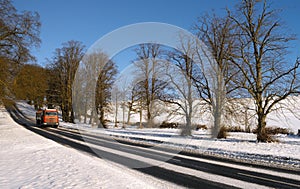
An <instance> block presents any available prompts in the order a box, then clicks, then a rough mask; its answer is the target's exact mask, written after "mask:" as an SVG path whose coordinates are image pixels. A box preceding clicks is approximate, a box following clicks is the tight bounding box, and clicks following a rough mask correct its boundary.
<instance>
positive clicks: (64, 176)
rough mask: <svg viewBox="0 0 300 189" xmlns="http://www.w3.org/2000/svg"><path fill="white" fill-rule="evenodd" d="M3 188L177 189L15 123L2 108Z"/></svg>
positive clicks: (0, 159) (0, 183)
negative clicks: (46, 137)
mask: <svg viewBox="0 0 300 189" xmlns="http://www.w3.org/2000/svg"><path fill="white" fill-rule="evenodd" d="M0 146H1V148H0V170H1V171H0V188H176V187H177V188H178V186H176V185H173V184H171V183H168V182H165V181H162V180H158V179H154V178H153V177H150V176H147V175H144V174H141V173H139V172H137V171H134V170H130V169H128V168H125V167H123V166H120V165H116V164H113V163H110V162H108V161H105V160H101V159H99V158H96V157H92V156H89V155H87V154H83V153H81V152H79V151H77V150H74V149H71V148H68V147H65V146H62V145H60V144H57V143H56V142H53V141H51V140H48V139H45V138H43V137H41V136H39V135H36V134H34V133H32V132H30V131H28V130H27V129H25V128H23V127H22V126H20V125H18V124H16V123H15V122H14V121H13V120H12V119H11V118H10V116H9V114H8V113H7V112H6V110H5V109H4V108H1V107H0Z"/></svg>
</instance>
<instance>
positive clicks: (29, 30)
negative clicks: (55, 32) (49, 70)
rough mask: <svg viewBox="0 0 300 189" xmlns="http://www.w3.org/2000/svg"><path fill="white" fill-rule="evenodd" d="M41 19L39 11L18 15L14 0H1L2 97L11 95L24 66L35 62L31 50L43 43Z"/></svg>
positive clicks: (0, 77) (0, 94)
mask: <svg viewBox="0 0 300 189" xmlns="http://www.w3.org/2000/svg"><path fill="white" fill-rule="evenodd" d="M39 19H40V18H39V14H38V13H36V12H30V11H23V12H22V13H18V11H17V10H16V8H15V7H14V6H13V5H12V3H11V1H10V0H0V67H1V69H0V91H1V92H0V98H1V97H4V96H5V95H11V93H10V92H11V83H12V81H13V79H14V76H16V73H17V72H18V71H19V68H20V65H21V64H23V63H27V62H29V61H35V58H34V57H33V56H32V54H31V49H32V48H33V47H39V45H40V43H41V40H40V38H39V34H40V26H41V23H40V20H39ZM9 93H10V94H9Z"/></svg>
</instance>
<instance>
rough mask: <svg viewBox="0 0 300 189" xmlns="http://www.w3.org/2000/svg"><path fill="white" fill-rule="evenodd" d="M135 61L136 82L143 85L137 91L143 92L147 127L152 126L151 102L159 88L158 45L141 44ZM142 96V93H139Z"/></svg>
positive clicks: (159, 54) (160, 52)
mask: <svg viewBox="0 0 300 189" xmlns="http://www.w3.org/2000/svg"><path fill="white" fill-rule="evenodd" d="M135 51H136V54H137V57H138V58H137V61H135V63H134V64H135V66H136V67H137V72H138V74H137V80H140V81H141V82H140V83H139V84H141V83H143V87H142V86H139V89H142V90H143V91H144V93H143V94H144V95H145V96H144V98H140V99H144V100H145V106H146V112H147V121H148V126H149V127H152V126H153V119H154V115H153V108H154V107H153V105H154V104H153V103H152V102H153V101H154V100H155V99H156V97H157V96H156V95H157V93H159V90H160V89H161V87H160V86H159V84H158V80H159V79H158V77H159V71H160V69H159V58H160V56H161V54H162V51H161V48H160V45H158V44H151V43H148V44H142V45H140V46H139V48H137V49H136V50H135ZM141 94H142V93H141Z"/></svg>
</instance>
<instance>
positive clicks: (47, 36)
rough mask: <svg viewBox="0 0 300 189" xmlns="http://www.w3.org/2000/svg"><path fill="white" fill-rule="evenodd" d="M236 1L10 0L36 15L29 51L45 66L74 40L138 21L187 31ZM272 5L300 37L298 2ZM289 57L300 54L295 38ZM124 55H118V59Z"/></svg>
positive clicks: (286, 0)
mask: <svg viewBox="0 0 300 189" xmlns="http://www.w3.org/2000/svg"><path fill="white" fill-rule="evenodd" d="M236 2H237V0H13V4H14V5H15V7H16V8H17V9H18V10H19V11H22V10H31V11H37V12H38V13H39V14H40V17H41V22H42V27H41V39H42V44H41V47H40V48H39V49H37V50H33V54H34V55H35V56H36V57H37V60H38V62H37V63H38V64H41V65H45V64H46V63H47V62H46V58H51V57H52V56H53V52H54V50H55V48H59V47H61V44H62V43H63V42H66V41H69V40H78V41H81V42H83V44H84V45H85V46H86V47H87V48H88V47H90V46H91V45H92V44H93V43H94V42H96V41H97V40H98V39H99V38H101V37H102V36H104V35H105V34H108V33H109V32H111V31H113V30H115V29H118V28H119V27H122V26H126V25H129V24H135V23H139V22H163V23H168V24H172V25H176V26H178V27H181V28H183V29H187V30H190V29H191V27H192V25H193V24H194V23H195V22H196V19H197V17H199V16H201V15H202V14H204V13H205V12H208V13H209V12H210V11H211V10H212V9H214V10H215V12H217V13H218V12H224V8H226V7H233V6H234V5H235V4H236ZM273 7H274V8H280V9H283V12H282V13H281V15H280V16H281V18H282V19H283V21H285V22H286V26H287V28H288V30H289V31H290V32H291V33H294V34H296V35H297V36H298V38H300V24H299V15H300V1H298V0H277V1H274V2H273ZM293 45H294V46H295V48H297V49H299V50H294V52H293V54H292V55H291V56H292V57H291V58H293V59H294V58H295V57H296V54H297V55H299V56H300V42H299V39H297V41H295V42H294V43H293ZM125 56H126V55H122V53H120V56H119V58H118V60H121V59H122V58H124V57H125Z"/></svg>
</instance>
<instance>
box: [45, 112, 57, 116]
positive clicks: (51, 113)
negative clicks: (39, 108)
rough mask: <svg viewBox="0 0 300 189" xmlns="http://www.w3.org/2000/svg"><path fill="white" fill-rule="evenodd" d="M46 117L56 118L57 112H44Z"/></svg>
mask: <svg viewBox="0 0 300 189" xmlns="http://www.w3.org/2000/svg"><path fill="white" fill-rule="evenodd" d="M46 115H47V116H56V115H57V112H46Z"/></svg>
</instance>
